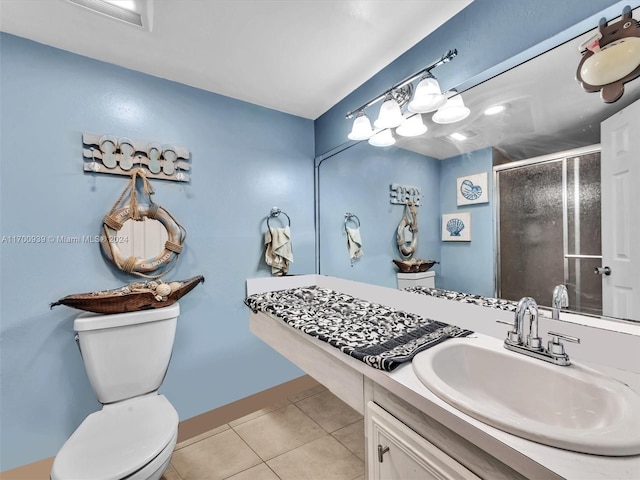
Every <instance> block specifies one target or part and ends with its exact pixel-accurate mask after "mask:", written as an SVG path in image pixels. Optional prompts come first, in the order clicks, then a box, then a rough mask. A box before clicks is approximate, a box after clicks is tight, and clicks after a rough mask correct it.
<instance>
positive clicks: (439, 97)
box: [407, 77, 447, 113]
mask: <svg viewBox="0 0 640 480" xmlns="http://www.w3.org/2000/svg"><path fill="white" fill-rule="evenodd" d="M446 101H447V97H446V95H444V94H443V93H442V91H441V90H440V84H439V83H438V81H437V80H436V79H435V78H433V77H426V78H423V79H422V80H420V83H418V86H417V87H416V92H415V93H414V94H413V100H411V102H409V106H408V107H407V108H408V109H409V111H410V112H414V113H428V112H433V111H434V110H437V109H438V108H440V107H441V106H442V105H444V104H445V102H446Z"/></svg>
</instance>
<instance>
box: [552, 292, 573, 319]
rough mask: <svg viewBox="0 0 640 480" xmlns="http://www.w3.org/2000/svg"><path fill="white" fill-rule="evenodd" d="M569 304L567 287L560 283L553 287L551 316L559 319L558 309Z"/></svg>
mask: <svg viewBox="0 0 640 480" xmlns="http://www.w3.org/2000/svg"><path fill="white" fill-rule="evenodd" d="M568 306H569V292H568V291H567V287H566V286H564V285H562V284H560V285H556V288H554V289H553V295H552V296H551V318H553V319H554V320H560V309H561V308H563V307H568Z"/></svg>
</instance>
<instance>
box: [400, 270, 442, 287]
mask: <svg viewBox="0 0 640 480" xmlns="http://www.w3.org/2000/svg"><path fill="white" fill-rule="evenodd" d="M409 287H426V288H435V287H436V272H434V271H433V270H428V271H426V272H416V273H402V272H398V288H399V289H400V290H402V289H404V288H409Z"/></svg>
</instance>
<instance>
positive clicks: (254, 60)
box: [0, 0, 472, 119]
mask: <svg viewBox="0 0 640 480" xmlns="http://www.w3.org/2000/svg"><path fill="white" fill-rule="evenodd" d="M148 1H150V2H152V4H151V6H152V10H153V25H152V31H151V32H149V31H147V30H145V29H142V28H139V27H135V26H131V25H128V24H125V23H123V22H120V21H117V20H112V19H110V18H108V17H105V16H103V15H100V14H97V13H94V12H92V11H90V10H87V9H85V8H82V7H79V6H77V5H74V4H71V3H69V2H68V1H67V0H0V28H1V29H2V31H4V32H8V33H11V34H14V35H18V36H21V37H25V38H29V39H31V40H35V41H37V42H40V43H44V44H47V45H51V46H54V47H57V48H61V49H63V50H67V51H70V52H73V53H77V54H80V55H85V56H87V57H91V58H95V59H98V60H102V61H105V62H109V63H112V64H115V65H119V66H122V67H126V68H130V69H133V70H137V71H140V72H144V73H148V74H150V75H154V76H157V77H161V78H166V79H169V80H173V81H176V82H180V83H184V84H187V85H191V86H194V87H198V88H201V89H204V90H209V91H211V92H216V93H219V94H222V95H226V96H229V97H233V98H237V99H240V100H245V101H247V102H251V103H254V104H258V105H262V106H265V107H269V108H273V109H275V110H279V111H282V112H286V113H291V114H294V115H298V116H301V117H304V118H309V119H316V118H317V117H319V116H320V115H322V114H323V113H324V112H326V111H327V110H328V109H329V108H331V107H332V106H333V105H335V104H336V103H337V102H338V101H340V100H342V99H343V98H344V97H345V96H347V95H348V94H349V93H351V92H352V91H353V90H355V89H356V88H357V87H359V86H360V85H361V84H363V83H364V82H365V81H366V80H368V79H369V78H370V77H372V76H373V75H374V74H375V73H377V72H378V71H380V70H381V69H382V68H384V67H385V66H387V65H388V64H389V63H391V62H392V61H393V60H395V59H396V58H397V57H398V56H400V55H401V54H402V53H404V52H405V51H407V50H408V49H410V48H411V47H412V46H413V45H415V44H416V43H417V42H419V41H420V40H421V39H423V38H424V37H426V36H427V35H428V34H429V33H431V32H432V31H434V30H435V29H436V28H438V27H439V26H440V25H441V24H443V23H444V22H446V21H447V20H448V19H449V18H451V17H452V16H454V15H455V14H456V13H457V12H459V11H460V10H462V9H463V8H464V7H465V6H467V5H468V4H469V3H471V1H472V0H148Z"/></svg>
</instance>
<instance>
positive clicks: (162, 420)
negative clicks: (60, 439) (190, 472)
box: [51, 393, 178, 480]
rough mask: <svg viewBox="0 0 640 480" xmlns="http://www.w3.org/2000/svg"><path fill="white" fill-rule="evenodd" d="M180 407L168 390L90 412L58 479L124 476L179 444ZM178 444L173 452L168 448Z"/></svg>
mask: <svg viewBox="0 0 640 480" xmlns="http://www.w3.org/2000/svg"><path fill="white" fill-rule="evenodd" d="M177 428H178V413H177V412H176V410H175V408H173V405H171V403H169V401H168V400H167V399H166V397H164V396H163V395H158V394H157V393H153V394H150V395H146V396H143V397H137V398H133V399H130V400H125V401H122V402H118V403H115V404H111V405H105V406H104V407H103V408H102V410H100V411H99V412H96V413H92V414H91V415H89V416H88V417H87V418H86V419H85V420H84V421H83V422H82V423H81V424H80V426H79V427H78V428H77V429H76V431H75V432H73V435H71V437H69V439H68V440H67V441H66V442H65V444H64V445H63V447H62V449H61V450H60V452H59V453H58V455H57V456H56V458H55V461H54V463H53V469H52V471H51V479H52V480H71V479H73V480H76V479H83V480H120V479H123V478H126V477H127V476H128V475H131V474H133V473H135V472H136V471H138V470H140V469H142V468H143V467H145V466H146V465H147V464H149V463H150V462H152V461H153V460H154V459H156V458H157V457H158V456H159V455H160V454H161V453H168V455H167V459H168V458H169V457H170V454H171V452H172V450H173V445H174V444H175V441H176V436H177ZM169 444H172V446H171V450H170V451H169V452H163V451H164V450H165V449H166V448H167V446H169Z"/></svg>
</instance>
